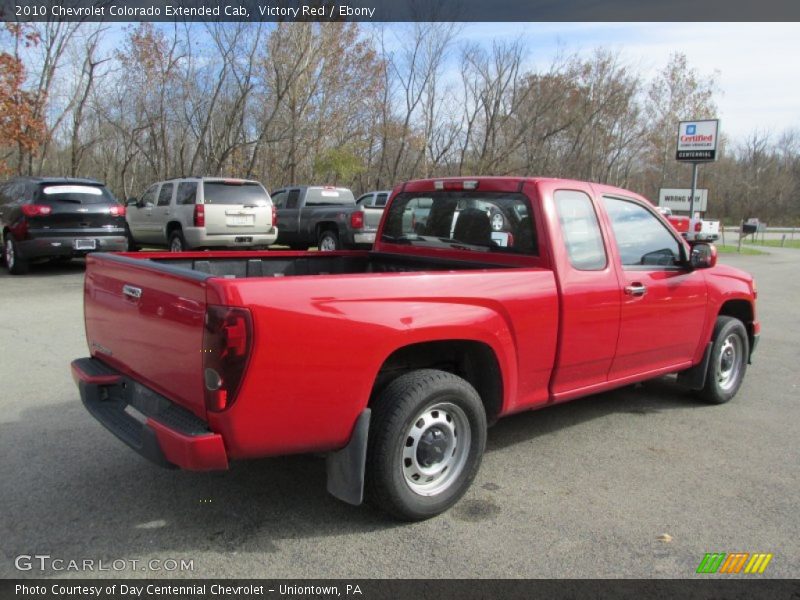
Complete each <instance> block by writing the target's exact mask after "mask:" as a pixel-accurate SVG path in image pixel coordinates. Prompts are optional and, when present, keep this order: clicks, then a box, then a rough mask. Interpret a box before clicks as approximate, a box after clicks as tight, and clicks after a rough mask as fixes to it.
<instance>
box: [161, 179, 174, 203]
mask: <svg viewBox="0 0 800 600" xmlns="http://www.w3.org/2000/svg"><path fill="white" fill-rule="evenodd" d="M174 189H175V184H174V183H165V184H164V185H162V186H161V191H160V192H159V193H158V206H169V201H170V200H171V199H172V190H174Z"/></svg>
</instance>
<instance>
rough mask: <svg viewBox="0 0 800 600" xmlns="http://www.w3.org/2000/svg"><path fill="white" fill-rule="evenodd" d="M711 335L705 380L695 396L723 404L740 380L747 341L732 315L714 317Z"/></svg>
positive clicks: (744, 333) (747, 349) (745, 368)
mask: <svg viewBox="0 0 800 600" xmlns="http://www.w3.org/2000/svg"><path fill="white" fill-rule="evenodd" d="M712 338H713V340H714V343H713V344H712V346H711V359H710V360H709V361H708V372H707V373H706V383H705V385H704V386H703V389H702V390H700V392H699V396H700V397H701V398H702V399H703V400H705V401H706V402H709V403H711V404H724V403H725V402H727V401H728V400H730V399H731V398H733V397H734V396H735V395H736V392H738V391H739V388H740V387H741V385H742V381H744V375H745V372H746V371H747V358H748V356H749V355H750V344H749V340H748V338H747V330H746V329H745V327H744V323H742V322H741V321H740V320H739V319H735V318H733V317H724V316H723V317H717V323H716V325H715V326H714V333H713V336H712Z"/></svg>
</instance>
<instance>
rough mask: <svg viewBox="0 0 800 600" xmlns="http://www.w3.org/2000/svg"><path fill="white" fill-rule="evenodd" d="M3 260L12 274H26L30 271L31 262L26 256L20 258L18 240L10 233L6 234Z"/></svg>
mask: <svg viewBox="0 0 800 600" xmlns="http://www.w3.org/2000/svg"><path fill="white" fill-rule="evenodd" d="M3 262H5V264H6V269H8V272H9V273H10V274H11V275H24V274H25V273H27V272H28V267H29V263H28V261H27V260H25V259H24V258H20V256H19V250H18V248H17V242H16V240H15V239H14V236H13V235H11V234H10V233H8V234H6V238H5V241H4V243H3Z"/></svg>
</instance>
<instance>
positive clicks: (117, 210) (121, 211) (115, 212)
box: [108, 206, 125, 217]
mask: <svg viewBox="0 0 800 600" xmlns="http://www.w3.org/2000/svg"><path fill="white" fill-rule="evenodd" d="M108 214H110V215H111V216H112V217H124V216H125V207H124V206H112V207H111V208H110V209H109V210H108Z"/></svg>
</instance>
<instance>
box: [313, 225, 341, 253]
mask: <svg viewBox="0 0 800 600" xmlns="http://www.w3.org/2000/svg"><path fill="white" fill-rule="evenodd" d="M317 248H319V250H320V252H333V251H334V250H341V248H342V245H341V243H340V242H339V236H338V235H337V234H336V232H335V231H331V230H330V229H328V230H326V231H323V232H322V233H320V234H319V240H318V241H317Z"/></svg>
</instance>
